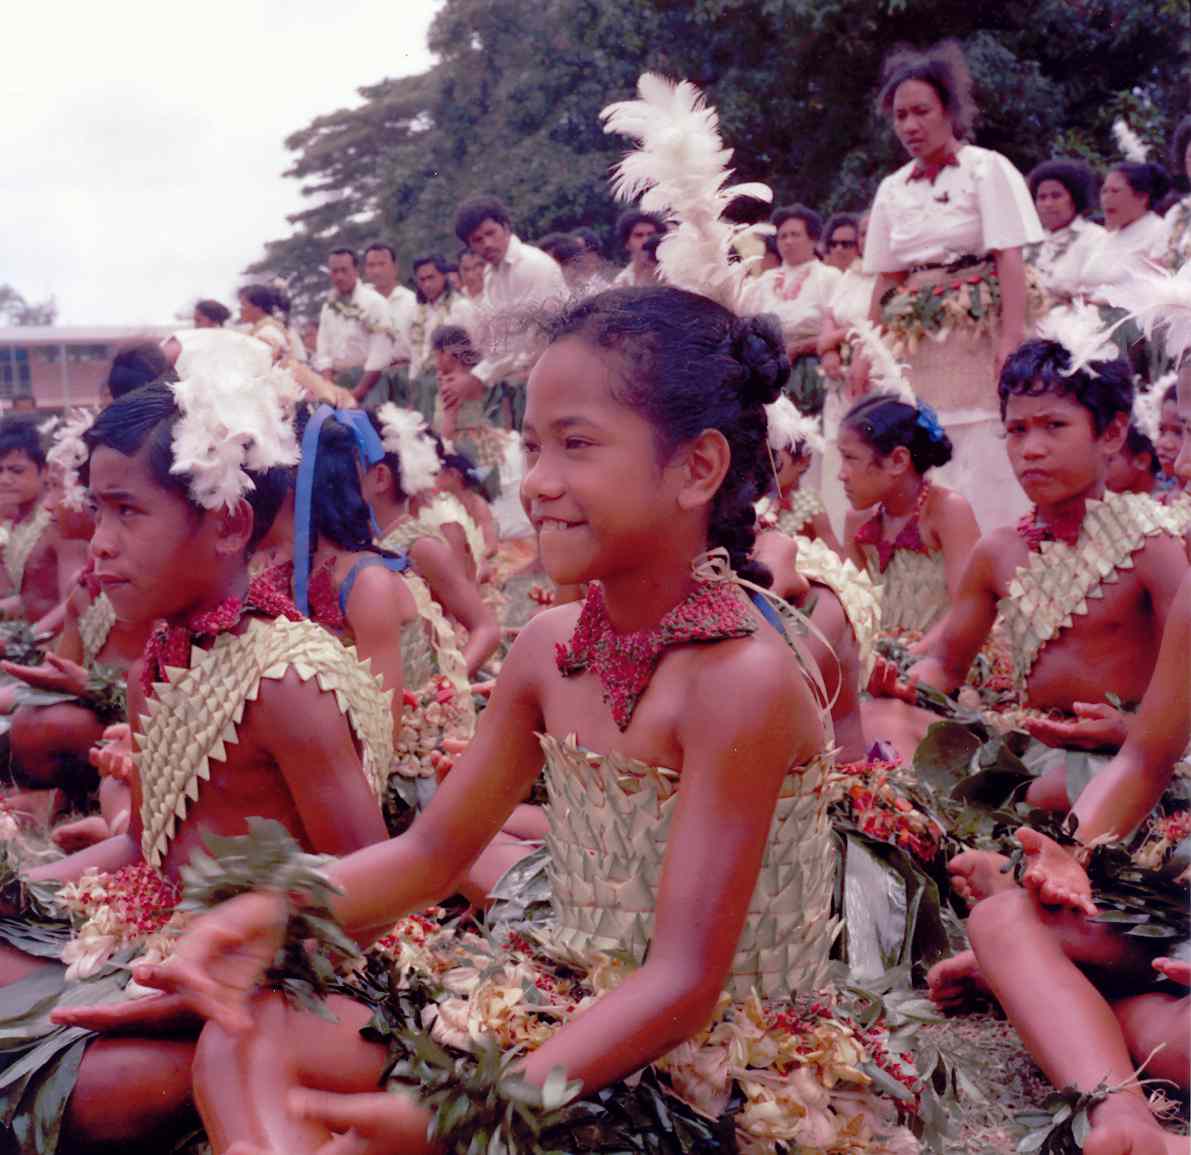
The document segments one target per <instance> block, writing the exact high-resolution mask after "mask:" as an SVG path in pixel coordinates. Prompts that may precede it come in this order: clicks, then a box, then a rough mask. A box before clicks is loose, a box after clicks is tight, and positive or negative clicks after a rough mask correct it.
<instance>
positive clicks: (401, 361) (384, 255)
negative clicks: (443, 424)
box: [364, 241, 418, 408]
mask: <svg viewBox="0 0 1191 1155" xmlns="http://www.w3.org/2000/svg"><path fill="white" fill-rule="evenodd" d="M400 275H401V266H400V265H399V264H398V263H397V250H396V249H394V248H393V246H392V245H386V244H384V243H382V242H380V241H376V242H374V243H373V244H371V245H369V246H368V248H366V249H365V250H364V280H366V281H367V282H368V283H369V284H370V285H371V286H372V287H373V288H374V289H375V290H376V291H377V292H378V293H379V294H380V295H381V297H383V298H384V301H385V304H386V305H387V306H388V311H389V328H390V334H389V339H390V341H391V342H392V346H393V352H392V360H391V361H390V362H389V365H388V367H387V368H386V369H385V372H384V374H383V375H382V376H381V379H380V380H379V381H378V382H377V384H376V387H375V388H374V389H373V390H372V393H371V395H370V396H369V398H368V403H369V404H372V405H383V404H384V403H385V402H386V401H394V402H396V403H397V404H398V405H401V406H406V407H409V408H416V401H415V398H414V396H413V392H412V378H410V377H409V376H408V369H409V361H410V340H409V331H410V326H411V325H412V324H413V320H414V313H415V312H416V311H417V307H418V302H417V298H416V297H415V296H414V292H413V290H412V289H408V288H406V287H405V285H403V284H401V283H400Z"/></svg>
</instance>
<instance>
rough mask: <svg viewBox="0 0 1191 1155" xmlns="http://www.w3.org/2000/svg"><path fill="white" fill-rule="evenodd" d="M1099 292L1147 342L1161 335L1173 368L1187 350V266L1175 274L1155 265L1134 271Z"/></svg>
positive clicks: (1190, 333)
mask: <svg viewBox="0 0 1191 1155" xmlns="http://www.w3.org/2000/svg"><path fill="white" fill-rule="evenodd" d="M1103 291H1104V295H1105V297H1106V298H1107V300H1108V303H1109V304H1110V305H1115V306H1116V307H1117V308H1118V309H1125V310H1126V311H1127V312H1128V314H1129V316H1130V317H1132V318H1133V319H1134V320H1135V321H1136V322H1137V323H1138V324H1139V325H1140V326H1141V328H1142V331H1143V332H1144V333H1145V335H1146V337H1147V338H1149V339H1153V337H1154V335H1155V334H1156V333H1158V332H1161V334H1162V341H1163V344H1164V346H1165V350H1166V355H1167V356H1168V357H1169V358H1170V359H1171V360H1172V361H1173V362H1174V363H1175V364H1176V365H1178V364H1179V363H1180V362H1181V361H1182V359H1183V357H1184V356H1185V355H1186V354H1187V352H1188V350H1191V264H1186V265H1184V266H1183V267H1182V268H1181V269H1180V270H1179V271H1178V273H1168V272H1166V271H1165V270H1164V269H1160V268H1158V267H1157V266H1156V265H1153V266H1151V267H1150V270H1149V271H1147V272H1140V271H1138V270H1137V269H1134V270H1133V272H1132V274H1131V275H1130V277H1129V278H1128V279H1127V280H1125V281H1122V282H1121V283H1120V284H1118V285H1105V286H1104V290H1103Z"/></svg>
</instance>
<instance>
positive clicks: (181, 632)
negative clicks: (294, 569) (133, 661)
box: [141, 571, 302, 697]
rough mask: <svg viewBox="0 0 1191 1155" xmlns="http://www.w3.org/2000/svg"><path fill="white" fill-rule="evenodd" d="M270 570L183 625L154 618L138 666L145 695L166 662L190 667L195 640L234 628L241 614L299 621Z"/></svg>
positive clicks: (162, 675) (161, 676)
mask: <svg viewBox="0 0 1191 1155" xmlns="http://www.w3.org/2000/svg"><path fill="white" fill-rule="evenodd" d="M271 573H272V571H267V572H265V573H263V574H261V575H260V576H259V577H257V578H254V579H253V580H252V581H251V582H250V583H249V585H248V590H247V592H246V593H245V594H244V597H243V598H242V599H241V598H237V597H230V598H225V599H224V600H223V601H221V602H220V603H219V605H217V606H216V607H215V608H214V609H211V610H204V611H203V612H202V613H200V614H195V615H194V616H193V617H192V618H191V619H190V620H189V621H188V622H187V623H186V624H185V625H183V626H171V625H170V624H169V623H168V622H158V623H157V625H156V626H155V627H154V629H153V632H152V633H151V634H150V635H149V640H148V641H147V642H146V643H145V659H144V666H143V667H142V669H141V686H142V688H143V689H144V691H145V696H146V697H148V696H149V695H150V694H152V692H153V683H154V682H168V681H169V676H168V675H167V674H166V672H165V671H166V667H167V666H174V667H181V668H182V669H189V668H190V651H191V648H192V647H193V645H194V644H195V643H196V642H198V641H200V640H210V639H214V638H217V637H218V636H219V635H220V634H225V633H227V632H228V631H229V630H233V629H235V628H236V626H238V625H239V624H240V619H241V618H242V617H243V616H244V615H245V614H257V615H259V616H260V617H264V618H279V617H280V618H288V619H289V620H290V621H291V622H296V621H301V619H302V615H301V614H300V613H299V612H298V607H297V606H295V605H294V603H293V600H292V599H291V598H290V596H289V593H288V592H282V590H281V589H279V588H278V586H277V582H276V580H275V578H274V577H272V576H271Z"/></svg>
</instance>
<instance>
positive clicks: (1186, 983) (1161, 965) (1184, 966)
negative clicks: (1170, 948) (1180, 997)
mask: <svg viewBox="0 0 1191 1155" xmlns="http://www.w3.org/2000/svg"><path fill="white" fill-rule="evenodd" d="M1153 967H1154V970H1156V971H1161V972H1162V974H1164V975H1165V976H1166V977H1167V978H1168V979H1170V980H1171V981H1172V982H1176V983H1178V984H1179V986H1181V987H1191V962H1184V961H1183V960H1182V959H1177V958H1156V959H1154V962H1153Z"/></svg>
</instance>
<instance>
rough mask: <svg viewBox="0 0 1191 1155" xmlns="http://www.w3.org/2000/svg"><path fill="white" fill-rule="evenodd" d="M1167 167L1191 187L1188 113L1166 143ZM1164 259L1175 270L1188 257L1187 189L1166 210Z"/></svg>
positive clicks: (1190, 213) (1190, 201)
mask: <svg viewBox="0 0 1191 1155" xmlns="http://www.w3.org/2000/svg"><path fill="white" fill-rule="evenodd" d="M1170 171H1171V172H1172V173H1178V172H1181V173H1182V174H1183V175H1184V177H1186V182H1185V183H1186V184H1187V185H1188V187H1191V115H1189V116H1184V117H1183V119H1182V120H1180V121H1179V126H1178V128H1176V129H1175V130H1174V142H1173V143H1172V144H1171V146H1170ZM1164 219H1165V221H1166V263H1167V264H1168V265H1169V266H1170V269H1171V271H1172V272H1175V273H1177V272H1178V271H1179V269H1181V268H1182V267H1183V266H1184V265H1185V264H1186V263H1187V262H1188V261H1191V193H1188V195H1187V196H1185V197H1183V199H1182V200H1179V201H1175V203H1174V204H1173V205H1171V206H1170V208H1169V209H1167V211H1166V216H1165V218H1164Z"/></svg>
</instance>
